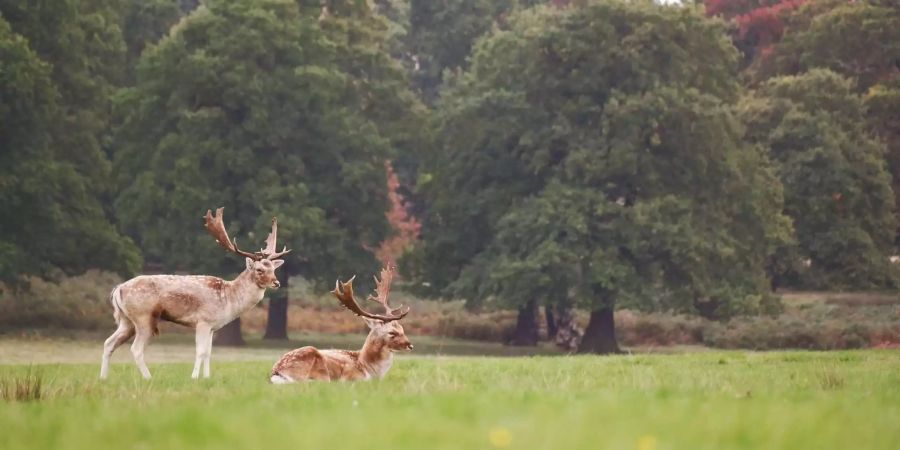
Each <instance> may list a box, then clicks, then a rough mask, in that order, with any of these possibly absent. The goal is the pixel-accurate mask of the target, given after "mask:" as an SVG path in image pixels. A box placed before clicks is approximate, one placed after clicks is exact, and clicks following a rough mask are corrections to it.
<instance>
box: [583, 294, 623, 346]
mask: <svg viewBox="0 0 900 450" xmlns="http://www.w3.org/2000/svg"><path fill="white" fill-rule="evenodd" d="M621 352H622V351H621V350H619V344H618V342H616V323H615V321H614V320H613V306H611V305H610V306H605V307H602V308H599V309H595V310H593V311H591V320H590V321H589V322H588V326H587V329H586V330H584V337H583V338H581V345H579V346H578V353H597V354H601V355H605V354H610V353H621Z"/></svg>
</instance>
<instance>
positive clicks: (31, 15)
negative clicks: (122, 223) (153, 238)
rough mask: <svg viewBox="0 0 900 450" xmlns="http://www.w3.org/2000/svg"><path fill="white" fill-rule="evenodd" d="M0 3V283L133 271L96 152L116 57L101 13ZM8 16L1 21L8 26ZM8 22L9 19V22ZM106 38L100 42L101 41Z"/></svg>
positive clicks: (130, 248)
mask: <svg viewBox="0 0 900 450" xmlns="http://www.w3.org/2000/svg"><path fill="white" fill-rule="evenodd" d="M84 9H85V10H78V9H75V7H74V6H72V5H69V4H67V3H66V4H60V5H56V4H55V2H47V3H46V4H45V3H34V4H32V3H21V2H0V14H2V17H0V149H2V150H0V210H2V211H3V214H2V218H0V279H2V280H5V281H13V280H16V279H17V278H18V276H19V275H22V274H38V275H44V276H48V275H53V274H55V273H56V272H57V271H59V270H62V271H63V272H66V273H77V272H81V271H84V270H86V269H88V268H91V267H98V268H106V269H112V270H116V271H119V272H121V273H132V272H134V271H136V270H137V269H138V267H139V265H140V254H139V252H138V250H137V249H136V248H135V247H134V245H133V243H132V242H131V241H130V240H128V239H126V238H124V237H122V236H121V235H119V234H118V233H117V232H116V230H115V229H114V228H113V226H112V225H111V223H110V221H109V220H108V218H107V217H106V213H105V211H104V209H103V205H102V195H103V193H104V192H105V189H106V182H105V181H104V180H106V179H107V178H108V174H109V163H108V161H107V160H106V156H105V154H104V153H103V151H102V149H101V147H100V140H101V138H102V134H103V128H104V126H105V125H104V124H105V123H106V120H107V119H108V118H107V117H106V111H107V104H106V100H105V98H106V95H107V94H108V93H109V92H110V89H111V86H112V85H111V81H110V79H111V78H114V74H112V73H109V72H108V71H107V70H106V68H105V67H106V65H107V64H110V63H112V62H113V61H115V59H116V55H117V53H116V52H117V48H118V47H116V44H115V43H116V39H115V37H116V35H115V31H116V30H117V29H116V28H114V27H108V26H106V23H105V22H104V21H105V20H106V18H107V15H106V14H107V13H108V12H106V11H103V10H98V11H96V12H94V11H92V10H90V8H88V7H87V6H85V7H84ZM4 18H5V19H6V20H4ZM7 20H8V21H7ZM98 41H104V42H98Z"/></svg>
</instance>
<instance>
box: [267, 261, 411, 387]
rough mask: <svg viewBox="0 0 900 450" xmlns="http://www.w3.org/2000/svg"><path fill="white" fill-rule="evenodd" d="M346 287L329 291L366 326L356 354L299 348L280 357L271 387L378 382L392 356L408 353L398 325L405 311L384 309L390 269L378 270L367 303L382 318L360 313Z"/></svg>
mask: <svg viewBox="0 0 900 450" xmlns="http://www.w3.org/2000/svg"><path fill="white" fill-rule="evenodd" d="M354 278H356V277H355V276H354V277H353V278H350V281H348V282H346V283H341V282H340V280H338V281H337V282H335V286H334V290H333V291H331V293H332V294H334V296H335V297H337V299H338V300H339V301H340V302H341V304H342V305H343V306H344V307H345V308H347V309H349V310H350V311H352V312H353V313H355V314H356V315H358V316H360V317H362V318H363V320H365V321H366V324H367V325H368V326H369V330H370V331H369V335H368V337H366V343H365V344H363V346H362V349H361V350H359V351H349V350H319V349H317V348H315V347H301V348H298V349H296V350H291V351H289V352H287V353H285V354H284V356H282V357H281V359H279V360H278V362H276V363H275V366H274V367H272V373H271V375H270V376H269V381H271V382H272V383H275V384H286V383H294V382H297V381H308V380H323V381H335V380H341V381H356V380H369V379H372V378H381V377H383V376H384V375H385V374H386V373H387V371H388V370H389V369H390V368H391V364H392V363H393V358H394V357H393V352H395V351H398V350H412V348H413V345H412V343H410V342H409V338H407V337H406V334H404V333H403V327H402V326H401V325H400V323H399V322H398V321H399V320H400V319H402V318H403V317H404V316H406V314H408V313H409V308H406V307H403V306H401V307H400V308H397V309H391V307H390V306H389V305H388V293H389V292H390V290H391V282H392V281H393V278H394V268H393V267H388V268H385V269H382V270H381V280H379V279H378V278H375V293H376V295H374V296H372V295H370V296H369V297H368V299H369V300H372V301H374V302H376V303H379V304H381V306H383V307H384V312H385V314H384V315H381V314H373V313H370V312H367V311H364V310H363V309H362V308H361V307H360V306H359V303H357V302H356V299H355V298H354V297H353V279H354Z"/></svg>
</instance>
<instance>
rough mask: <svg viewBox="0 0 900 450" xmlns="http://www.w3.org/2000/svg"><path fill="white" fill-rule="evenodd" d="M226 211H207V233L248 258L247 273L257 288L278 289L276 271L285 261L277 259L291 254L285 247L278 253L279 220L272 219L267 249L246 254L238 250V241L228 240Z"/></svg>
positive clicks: (222, 244)
mask: <svg viewBox="0 0 900 450" xmlns="http://www.w3.org/2000/svg"><path fill="white" fill-rule="evenodd" d="M224 210H225V208H219V209H217V210H216V213H215V214H212V211H210V210H206V216H204V219H205V221H206V223H205V225H206V231H207V232H209V234H210V235H212V237H213V238H215V240H216V243H217V244H219V246H221V247H222V248H224V249H225V250H228V251H229V252H231V253H234V254H237V255H241V256H244V257H245V258H246V262H247V269H246V271H247V272H249V273H250V278H251V280H253V282H254V283H256V285H257V286H259V287H260V288H278V287H279V286H281V284H280V283H279V282H278V278H276V277H275V269H277V268H279V267H281V265H282V264H284V260H282V259H277V258H279V257H281V256H283V255H286V254H288V253H290V250H289V249H288V248H287V247H284V248H283V249H282V250H281V251H280V252H279V251H277V249H278V247H277V245H276V241H277V239H278V219H276V218H275V217H273V218H272V231H271V232H269V236H268V237H267V238H266V248H264V249H262V250H260V251H258V252H245V251H243V250H241V249H240V248H238V246H237V240H236V239H235V240H232V239H229V238H228V232H227V231H226V230H225V223H224V222H223V215H224Z"/></svg>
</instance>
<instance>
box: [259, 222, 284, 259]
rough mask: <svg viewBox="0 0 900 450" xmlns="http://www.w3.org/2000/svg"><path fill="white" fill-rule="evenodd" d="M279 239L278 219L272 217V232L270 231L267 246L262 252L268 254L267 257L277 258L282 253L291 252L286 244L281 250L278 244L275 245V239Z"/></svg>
mask: <svg viewBox="0 0 900 450" xmlns="http://www.w3.org/2000/svg"><path fill="white" fill-rule="evenodd" d="M277 239H278V219H277V218H275V217H272V232H270V233H269V237H267V238H266V248H264V249H263V250H262V253H263V254H264V255H266V259H276V258H279V257H281V256H282V255H286V254H288V253H290V252H291V250H290V249H289V248H287V246H284V248H282V250H281V251H280V252H279V251H277V250H278V246H277V245H275V241H276V240H277Z"/></svg>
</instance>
